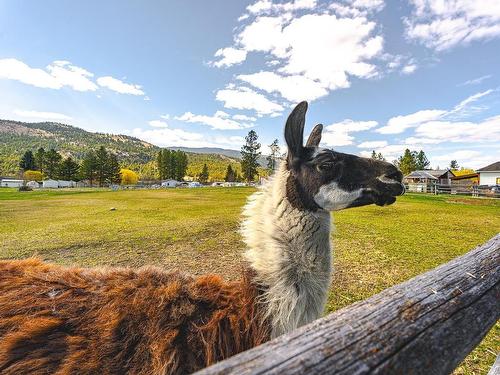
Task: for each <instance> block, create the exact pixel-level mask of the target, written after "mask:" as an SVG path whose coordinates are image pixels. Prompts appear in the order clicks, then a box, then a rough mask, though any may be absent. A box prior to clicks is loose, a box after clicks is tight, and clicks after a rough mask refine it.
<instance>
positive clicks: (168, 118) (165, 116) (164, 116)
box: [160, 114, 170, 120]
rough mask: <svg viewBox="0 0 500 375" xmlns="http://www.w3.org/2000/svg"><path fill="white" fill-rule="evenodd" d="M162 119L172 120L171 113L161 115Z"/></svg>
mask: <svg viewBox="0 0 500 375" xmlns="http://www.w3.org/2000/svg"><path fill="white" fill-rule="evenodd" d="M160 117H161V118H162V119H164V120H170V115H169V114H166V115H161V116H160Z"/></svg>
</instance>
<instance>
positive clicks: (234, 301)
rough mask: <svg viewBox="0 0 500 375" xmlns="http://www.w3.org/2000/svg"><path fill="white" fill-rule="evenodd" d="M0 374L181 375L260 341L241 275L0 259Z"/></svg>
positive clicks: (262, 335) (261, 329)
mask: <svg viewBox="0 0 500 375" xmlns="http://www.w3.org/2000/svg"><path fill="white" fill-rule="evenodd" d="M0 291H1V292H0V374H3V375H10V374H16V375H17V374H57V375H62V374H125V373H128V374H148V375H149V374H184V373H191V372H194V371H196V370H198V369H200V368H203V367H206V366H208V365H210V364H212V363H214V362H216V361H219V360H221V359H224V358H227V357H229V356H231V355H233V354H236V353H238V352H241V351H244V350H247V349H249V348H251V347H254V346H256V345H259V344H261V343H263V342H264V341H266V340H267V339H268V336H269V334H268V329H267V325H266V324H265V323H264V322H263V321H262V319H260V318H259V312H258V310H257V309H258V307H257V306H258V304H256V303H255V300H256V298H257V296H258V293H259V292H258V290H257V288H256V287H255V286H253V285H252V283H251V281H250V280H249V278H248V277H244V278H243V279H242V280H241V281H238V282H224V281H223V280H222V279H221V278H220V277H218V276H214V275H207V276H201V277H196V278H195V277H191V276H187V275H184V274H182V273H179V272H167V271H163V270H161V269H159V268H153V267H146V268H141V269H139V270H131V269H125V268H110V269H106V268H102V269H80V268H65V267H60V266H56V265H51V264H46V263H43V262H41V261H40V260H37V259H27V260H19V261H16V260H13V261H0Z"/></svg>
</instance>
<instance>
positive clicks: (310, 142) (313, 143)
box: [306, 124, 323, 147]
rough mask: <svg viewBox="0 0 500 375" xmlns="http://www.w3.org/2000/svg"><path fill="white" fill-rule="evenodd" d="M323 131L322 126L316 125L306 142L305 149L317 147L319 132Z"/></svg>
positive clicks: (319, 140) (319, 137) (319, 139)
mask: <svg viewBox="0 0 500 375" xmlns="http://www.w3.org/2000/svg"><path fill="white" fill-rule="evenodd" d="M322 131H323V124H318V125H316V126H315V127H314V129H313V130H312V132H311V134H309V138H308V139H307V142H306V147H318V146H319V142H321V132H322Z"/></svg>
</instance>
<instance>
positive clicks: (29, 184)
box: [26, 181, 40, 189]
mask: <svg viewBox="0 0 500 375" xmlns="http://www.w3.org/2000/svg"><path fill="white" fill-rule="evenodd" d="M26 186H27V187H29V188H32V189H39V188H40V183H39V182H37V181H28V182H27V183H26Z"/></svg>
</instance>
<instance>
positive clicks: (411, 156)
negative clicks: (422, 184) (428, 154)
mask: <svg viewBox="0 0 500 375" xmlns="http://www.w3.org/2000/svg"><path fill="white" fill-rule="evenodd" d="M415 158H416V153H415V152H411V151H410V150H409V149H406V150H405V152H404V154H403V155H402V156H400V157H399V158H398V160H397V163H396V165H397V167H398V168H399V169H400V170H401V172H402V173H403V175H407V174H410V173H411V172H413V171H415V170H417V163H416V160H415Z"/></svg>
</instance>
